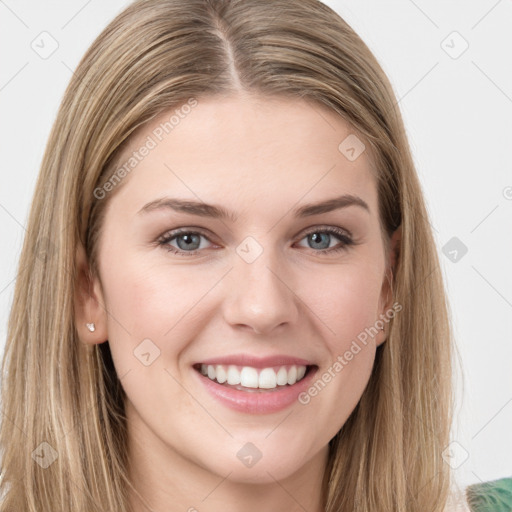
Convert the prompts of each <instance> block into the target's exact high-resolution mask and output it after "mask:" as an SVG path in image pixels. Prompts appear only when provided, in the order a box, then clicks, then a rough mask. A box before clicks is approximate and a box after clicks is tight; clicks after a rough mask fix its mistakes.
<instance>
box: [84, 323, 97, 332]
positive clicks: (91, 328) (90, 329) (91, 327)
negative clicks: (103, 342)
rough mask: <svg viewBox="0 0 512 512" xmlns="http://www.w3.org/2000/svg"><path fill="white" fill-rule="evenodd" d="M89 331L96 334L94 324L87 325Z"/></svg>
mask: <svg viewBox="0 0 512 512" xmlns="http://www.w3.org/2000/svg"><path fill="white" fill-rule="evenodd" d="M85 325H86V326H87V329H89V331H91V332H94V331H95V330H96V326H95V325H94V324H85Z"/></svg>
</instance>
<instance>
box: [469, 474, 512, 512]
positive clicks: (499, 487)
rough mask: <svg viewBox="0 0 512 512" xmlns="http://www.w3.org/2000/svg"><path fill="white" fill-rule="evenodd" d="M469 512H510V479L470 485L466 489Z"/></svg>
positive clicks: (511, 497)
mask: <svg viewBox="0 0 512 512" xmlns="http://www.w3.org/2000/svg"><path fill="white" fill-rule="evenodd" d="M466 496H467V502H468V504H469V506H470V508H469V510H470V512H510V511H511V510H512V477H510V478H508V477H507V478H500V479H499V480H492V481H488V482H480V483H477V484H472V485H470V486H468V487H467V489H466Z"/></svg>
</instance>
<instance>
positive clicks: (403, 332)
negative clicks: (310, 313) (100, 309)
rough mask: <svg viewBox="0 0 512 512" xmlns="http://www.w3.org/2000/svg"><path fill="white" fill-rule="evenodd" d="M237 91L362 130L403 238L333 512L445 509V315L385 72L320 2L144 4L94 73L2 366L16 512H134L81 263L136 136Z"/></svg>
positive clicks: (335, 473)
mask: <svg viewBox="0 0 512 512" xmlns="http://www.w3.org/2000/svg"><path fill="white" fill-rule="evenodd" d="M239 90H244V91H248V92H255V93H261V94H263V95H265V96H286V97H292V98H304V99H308V100H311V101H313V102H315V103H316V104H318V105H322V106H324V107H327V108H328V109H330V110H331V111H334V112H336V113H337V114H339V115H340V116H341V117H342V118H343V119H344V120H345V121H347V122H348V123H350V125H351V126H353V127H354V129H355V130H357V133H358V134H360V136H361V137H363V139H364V141H365V144H367V145H368V148H369V149H370V150H371V153H372V154H373V155H374V156H375V164H374V165H375V169H374V170H375V175H376V180H377V181H376V183H377V189H378V194H379V215H380V222H381V226H382V229H383V233H384V235H385V237H384V239H385V240H388V241H389V239H390V236H391V234H392V233H393V232H394V231H395V230H396V229H397V228H398V227H399V226H401V229H402V234H401V241H400V247H399V258H398V263H397V265H396V267H395V268H394V271H393V299H394V301H397V302H398V303H400V304H401V305H402V307H403V309H402V311H401V312H400V314H398V315H396V316H395V317H394V318H393V319H392V320H391V322H390V326H389V331H388V332H389V334H388V338H387V340H386V342H385V343H384V344H382V345H381V346H379V347H378V349H377V354H376V359H375V365H374V368H373V373H372V375H371V377H370V380H369V383H368V385H367V387H366V389H365V391H364V393H363V395H362V397H361V400H360V402H359V403H358V405H357V406H356V408H355V409H354V411H353V412H352V414H351V416H350V417H349V418H348V420H347V422H346V423H345V424H344V425H343V427H342V428H341V429H340V431H339V432H338V434H337V435H336V436H335V437H334V438H333V439H332V440H331V442H330V443H329V450H330V451H329V460H328V467H327V471H326V473H325V477H324V485H323V490H324V501H325V502H324V505H325V510H326V511H327V512H341V511H349V510H350V511H361V512H363V511H364V512H370V511H371V512H375V511H379V512H425V511H426V510H429V511H432V512H438V511H442V510H443V509H444V506H445V504H446V500H447V495H448V491H449V487H450V473H449V466H448V464H446V463H445V462H444V460H443V457H442V451H443V449H444V448H445V447H446V445H447V444H448V442H449V432H450V426H451V418H452V377H451V374H452V366H451V365H452V334H451V327H450V323H449V312H448V304H447V301H446V297H445V291H444V284H443V281H442V274H441V270H440V267H439V262H438V257H437V252H436V247H435V243H434V240H433V236H432V233H431V227H430V225H429V220H428V214H427V210H426V207H425V203H424V199H423V196H422V190H421V186H420V183H419V180H418V177H417V174H416V171H415V168H414V164H413V161H412V157H411V154H410V149H409V146H408V142H407V138H406V134H405V130H404V126H403V121H402V119H401V115H400V112H399V109H398V106H397V101H396V98H395V96H394V93H393V91H392V88H391V85H390V84H389V82H388V79H387V78H386V76H385V74H384V72H383V71H382V69H381V67H380V66H379V64H378V62H377V61H376V59H375V57H374V56H373V55H372V53H371V52H370V50H369V49H368V48H367V46H366V45H365V44H364V43H363V41H362V40H361V39H360V38H359V36H357V34H356V33H355V32H354V31H353V30H352V29H351V28H350V27H349V25H347V23H346V22H345V21H344V20H343V19H341V18H340V17H339V16H338V15H337V14H336V13H335V12H334V11H333V10H331V9H330V8H329V7H327V6H326V5H324V4H322V3H320V2H318V1H316V0H301V1H300V2H297V1H295V0H274V1H272V2H268V1H264V0H243V1H240V0H233V1H227V0H218V1H215V0H139V1H136V2H134V3H133V4H131V5H130V6H128V8H127V9H126V10H124V11H123V12H121V13H120V14H119V15H118V16H117V17H116V18H115V19H114V20H113V21H112V22H111V23H110V24H109V25H108V26H107V27H106V28H105V29H104V30H103V32H102V33H101V34H100V35H99V37H98V38H97V39H96V40H95V41H94V43H93V44H92V46H91V47H90V48H89V50H88V51H87V52H86V54H85V55H84V57H83V59H82V61H81V62H80V64H79V65H78V67H77V69H76V70H75V73H74V75H73V77H72V79H71V82H70V84H69V86H68V88H67V90H66V92H65V95H64V98H63V101H62V105H61V107H60V110H59V112H58V115H57V118H56V121H55V124H54V126H53V129H52V131H51V135H50V138H49V141H48V145H47V148H46V152H45V155H44V158H43V161H42V166H41V171H40V174H39V178H38V181H37V185H36V190H35V195H34V200H33V203H32V207H31V211H30V218H29V222H28V226H27V234H26V237H25V240H24V244H23V249H22V253H21V257H20V262H19V272H18V279H17V282H16V288H15V293H14V299H13V304H12V309H11V313H10V318H9V325H8V334H7V343H6V347H5V353H4V359H3V365H2V379H3V380H2V389H1V391H2V404H3V416H2V424H1V428H0V448H1V451H2V472H3V479H2V482H1V483H0V493H2V494H5V498H4V501H3V503H2V504H1V505H0V511H1V512H7V511H8V512H29V511H30V512H36V511H37V512H41V511H48V512H49V511H51V512H69V511H70V510H73V511H74V512H91V511H95V510H123V511H124V510H130V508H129V504H128V495H129V493H128V489H129V487H130V485H131V483H130V481H129V478H128V476H127V460H126V456H125V446H126V440H127V438H126V419H125V416H124V405H123V404H124V402H123V401H124V398H125V395H124V391H123V389H122V387H121V384H120V382H119V379H118V378H117V375H116V373H115V369H114V367H113V364H112V360H111V358H110V352H109V348H108V343H103V344H100V345H94V346H93V347H91V346H86V345H85V344H84V343H81V342H80V340H79V338H78V333H77V329H76V327H75V325H74V302H73V298H74V293H75V283H76V279H77V265H76V250H77V246H79V245H80V244H81V245H82V246H83V247H84V248H85V251H86V255H87V257H88V261H89V263H90V266H91V271H92V273H96V272H97V247H98V239H99V235H100V230H101V225H102V219H103V216H104V213H105V207H106V205H107V204H108V200H109V198H110V197H112V195H113V194H114V193H115V192H112V193H111V194H109V195H108V197H106V198H104V199H97V198H96V197H95V194H94V191H95V190H96V189H98V188H101V187H104V185H105V183H107V181H108V180H109V179H110V178H111V175H112V171H113V169H114V166H115V164H116V159H117V157H118V155H119V153H120V151H121V149H122V148H124V146H125V144H126V141H128V140H129V138H130V136H131V135H132V134H133V133H134V132H135V131H136V130H137V129H138V128H139V127H142V126H143V125H145V123H147V122H148V121H150V120H151V119H153V118H155V116H157V115H159V114H161V113H162V112H164V111H166V110H168V109H170V108H176V107H178V106H179V105H182V104H184V102H186V101H187V100H189V99H190V98H196V99H197V101H200V99H201V98H202V97H212V96H216V95H229V94H231V93H233V92H236V91H239ZM340 142H341V141H340ZM117 188H119V187H117ZM42 442H46V443H48V444H49V445H50V446H51V447H52V448H53V449H54V450H55V452H56V454H57V455H58V456H57V459H56V460H55V461H54V462H53V464H51V465H50V466H49V467H47V468H42V467H41V466H40V465H39V464H36V462H35V458H34V456H33V452H34V450H35V449H36V448H37V447H38V446H39V445H40V444H41V443H42ZM44 446H46V445H44Z"/></svg>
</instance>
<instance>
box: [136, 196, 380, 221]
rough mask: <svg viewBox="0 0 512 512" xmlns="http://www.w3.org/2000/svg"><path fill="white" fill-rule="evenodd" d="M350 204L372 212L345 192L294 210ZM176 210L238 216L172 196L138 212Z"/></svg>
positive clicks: (307, 212) (306, 212)
mask: <svg viewBox="0 0 512 512" xmlns="http://www.w3.org/2000/svg"><path fill="white" fill-rule="evenodd" d="M348 206H359V207H361V208H363V209H364V210H366V211H367V212H368V213H370V207H369V206H368V204H367V203H366V202H365V201H364V200H363V199H361V198H360V197H359V196H355V195H352V194H344V195H342V196H339V197H334V198H332V199H328V200H326V201H322V202H319V203H309V204H305V205H303V206H300V207H299V208H295V209H294V210H292V214H293V215H294V216H295V217H300V218H302V217H310V216H312V215H318V214H320V213H327V212H332V211H334V210H338V209H340V208H347V207H348ZM162 209H165V210H174V211H176V212H182V213H188V214H191V215H199V216H201V217H212V218H215V219H227V220H229V221H231V222H235V221H236V219H237V216H236V215H235V214H234V212H231V211H229V210H226V209H225V208H224V207H222V206H218V205H213V204H207V203H203V202H200V201H191V200H188V199H177V198H172V197H162V198H160V199H156V200H155V201H151V202H149V203H147V204H146V205H144V206H143V207H142V208H141V209H140V210H139V212H138V214H142V213H149V212H152V211H155V210H162Z"/></svg>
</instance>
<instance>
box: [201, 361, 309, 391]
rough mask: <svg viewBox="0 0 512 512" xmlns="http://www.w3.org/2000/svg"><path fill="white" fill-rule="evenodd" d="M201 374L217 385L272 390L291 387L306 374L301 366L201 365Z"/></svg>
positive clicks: (304, 368)
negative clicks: (259, 367)
mask: <svg viewBox="0 0 512 512" xmlns="http://www.w3.org/2000/svg"><path fill="white" fill-rule="evenodd" d="M201 373H202V374H203V375H205V376H207V377H208V378H209V379H211V380H216V381H217V382H218V383H219V384H224V383H227V384H230V385H232V386H237V385H239V384H240V385H242V386H244V387H246V388H261V389H274V388H276V387H277V386H285V385H287V384H288V385H290V386H291V385H293V384H295V383H296V382H297V381H299V380H301V379H302V378H303V377H304V375H305V374H306V367H305V366H303V365H300V366H298V365H291V366H280V367H273V368H263V369H258V368H253V367H251V366H244V367H240V366H236V365H232V364H230V365H229V366H227V367H226V365H221V364H216V365H211V364H209V365H205V364H202V365H201Z"/></svg>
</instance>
